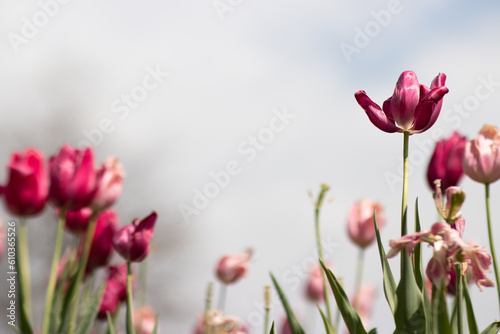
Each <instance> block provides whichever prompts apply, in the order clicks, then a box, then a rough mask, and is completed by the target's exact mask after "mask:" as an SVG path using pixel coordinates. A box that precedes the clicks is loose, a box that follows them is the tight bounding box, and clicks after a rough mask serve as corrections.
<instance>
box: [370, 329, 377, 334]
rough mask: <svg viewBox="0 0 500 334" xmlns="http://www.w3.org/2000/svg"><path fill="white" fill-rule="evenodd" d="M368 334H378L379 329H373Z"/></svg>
mask: <svg viewBox="0 0 500 334" xmlns="http://www.w3.org/2000/svg"><path fill="white" fill-rule="evenodd" d="M368 334H377V329H376V328H372V329H371V330H370V331H369V332H368Z"/></svg>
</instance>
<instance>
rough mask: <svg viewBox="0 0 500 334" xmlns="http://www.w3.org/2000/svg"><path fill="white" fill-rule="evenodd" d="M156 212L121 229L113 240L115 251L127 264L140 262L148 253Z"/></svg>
mask: <svg viewBox="0 0 500 334" xmlns="http://www.w3.org/2000/svg"><path fill="white" fill-rule="evenodd" d="M156 217H157V215H156V212H154V211H153V213H151V214H150V215H149V216H147V217H146V218H144V219H143V220H142V221H141V222H139V219H135V220H134V221H133V222H132V224H131V225H127V226H125V227H123V228H122V229H121V230H120V231H118V233H116V234H115V236H114V238H113V246H114V247H115V250H116V251H117V252H118V254H120V255H121V256H122V257H123V258H124V259H125V260H127V261H129V262H140V261H142V260H144V259H145V258H146V256H147V255H148V253H149V247H150V246H149V243H150V242H151V239H153V230H154V226H155V222H156Z"/></svg>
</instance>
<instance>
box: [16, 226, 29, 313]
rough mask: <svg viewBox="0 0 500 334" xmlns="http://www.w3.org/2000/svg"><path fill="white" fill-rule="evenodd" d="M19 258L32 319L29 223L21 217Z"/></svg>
mask: <svg viewBox="0 0 500 334" xmlns="http://www.w3.org/2000/svg"><path fill="white" fill-rule="evenodd" d="M19 225H20V226H19V241H18V242H19V253H20V254H19V260H20V267H21V270H22V272H23V275H22V282H21V284H22V285H23V301H22V302H23V305H24V310H25V312H26V315H27V316H28V319H31V269H30V254H29V249H28V225H27V224H26V220H25V219H24V218H21V219H20V221H19Z"/></svg>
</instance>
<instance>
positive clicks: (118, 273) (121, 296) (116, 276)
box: [97, 263, 127, 320]
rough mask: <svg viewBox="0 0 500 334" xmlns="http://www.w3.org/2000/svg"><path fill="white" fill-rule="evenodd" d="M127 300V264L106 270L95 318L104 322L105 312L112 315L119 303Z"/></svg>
mask: <svg viewBox="0 0 500 334" xmlns="http://www.w3.org/2000/svg"><path fill="white" fill-rule="evenodd" d="M126 300H127V264H126V263H123V264H121V265H118V266H111V267H109V268H108V278H107V279H106V287H105V288H104V295H103V297H102V301H101V306H100V308H99V312H98V313H97V318H98V319H102V320H105V319H106V312H109V313H110V315H114V314H115V313H116V311H117V310H118V306H119V305H120V303H122V302H125V301H126Z"/></svg>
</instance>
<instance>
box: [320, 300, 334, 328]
mask: <svg viewBox="0 0 500 334" xmlns="http://www.w3.org/2000/svg"><path fill="white" fill-rule="evenodd" d="M318 310H319V313H321V318H322V319H323V323H324V324H325V330H326V334H335V329H333V327H332V325H331V324H330V321H328V318H327V317H326V315H325V314H324V313H323V311H322V310H321V308H320V307H319V305H318Z"/></svg>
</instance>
